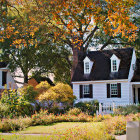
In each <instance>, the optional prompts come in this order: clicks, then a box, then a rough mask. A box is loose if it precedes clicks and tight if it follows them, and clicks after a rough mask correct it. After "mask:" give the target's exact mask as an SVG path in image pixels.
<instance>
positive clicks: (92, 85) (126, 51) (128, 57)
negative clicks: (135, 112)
mask: <svg viewBox="0 0 140 140" xmlns="http://www.w3.org/2000/svg"><path fill="white" fill-rule="evenodd" d="M72 86H73V92H74V95H75V96H76V97H77V102H79V101H90V100H95V99H97V100H98V101H99V102H100V103H112V102H115V103H126V104H129V103H138V102H139V103H140V61H139V60H138V59H136V54H135V50H134V49H133V48H123V49H113V50H103V51H91V52H88V53H85V54H80V55H79V60H78V64H77V66H76V69H75V71H74V74H73V77H72Z"/></svg>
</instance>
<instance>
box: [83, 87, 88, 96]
mask: <svg viewBox="0 0 140 140" xmlns="http://www.w3.org/2000/svg"><path fill="white" fill-rule="evenodd" d="M83 94H84V95H86V94H89V85H83Z"/></svg>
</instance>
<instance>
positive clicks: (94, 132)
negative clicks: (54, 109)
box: [0, 122, 111, 140]
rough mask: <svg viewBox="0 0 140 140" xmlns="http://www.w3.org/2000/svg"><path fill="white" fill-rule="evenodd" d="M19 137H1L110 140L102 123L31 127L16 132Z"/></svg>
mask: <svg viewBox="0 0 140 140" xmlns="http://www.w3.org/2000/svg"><path fill="white" fill-rule="evenodd" d="M17 133H20V134H21V135H20V136H19V135H18V136H17V135H12V136H9V135H8V136H2V135H0V138H1V139H4V140H9V139H10V140H31V139H33V140H47V139H48V140H50V139H53V140H58V139H59V140H60V139H62V140H63V139H65V140H66V139H72V140H79V139H80V140H82V139H87V140H90V139H92V140H94V139H96V140H109V139H110V140H111V137H110V135H108V134H107V130H106V127H105V125H104V123H100V122H97V123H95V122H86V123H82V122H63V123H55V124H52V125H49V126H32V127H29V128H27V129H25V130H24V131H18V132H17ZM22 134H42V135H41V136H27V135H26V136H25V135H22Z"/></svg>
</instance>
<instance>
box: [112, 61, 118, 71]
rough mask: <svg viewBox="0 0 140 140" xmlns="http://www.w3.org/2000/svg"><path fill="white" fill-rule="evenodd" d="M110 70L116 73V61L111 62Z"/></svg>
mask: <svg viewBox="0 0 140 140" xmlns="http://www.w3.org/2000/svg"><path fill="white" fill-rule="evenodd" d="M112 68H113V71H117V61H116V60H112Z"/></svg>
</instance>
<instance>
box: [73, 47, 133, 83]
mask: <svg viewBox="0 0 140 140" xmlns="http://www.w3.org/2000/svg"><path fill="white" fill-rule="evenodd" d="M132 53H133V48H122V49H113V50H103V51H91V52H89V53H88V54H86V53H83V54H81V55H80V56H79V62H78V65H77V67H76V69H75V72H74V75H73V77H72V82H76V81H97V80H113V79H128V75H129V68H130V64H131V58H132ZM113 54H115V55H116V56H117V57H118V58H119V59H120V66H119V70H118V72H115V73H111V62H110V58H111V56H112V55H113ZM86 56H88V58H89V59H90V60H91V61H93V67H92V69H91V73H90V74H89V75H87V74H84V63H83V60H84V59H85V57H86Z"/></svg>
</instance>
